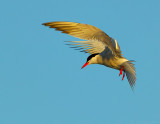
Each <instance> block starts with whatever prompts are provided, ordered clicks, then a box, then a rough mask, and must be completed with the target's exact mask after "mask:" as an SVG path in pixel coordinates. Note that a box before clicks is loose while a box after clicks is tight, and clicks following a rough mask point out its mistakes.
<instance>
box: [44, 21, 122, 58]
mask: <svg viewBox="0 0 160 124" xmlns="http://www.w3.org/2000/svg"><path fill="white" fill-rule="evenodd" d="M43 25H45V26H49V27H50V28H55V29H56V30H59V31H62V33H66V34H69V35H72V36H74V37H77V38H80V39H84V40H88V41H80V42H81V43H82V44H81V45H82V46H83V47H84V46H85V45H88V46H87V47H90V45H91V46H92V48H94V50H95V49H96V47H97V46H96V44H99V45H101V46H102V45H103V47H101V48H103V49H102V50H104V49H105V47H108V48H109V49H110V50H111V52H112V53H113V54H114V55H115V56H121V51H120V49H116V48H115V45H116V44H114V43H113V41H112V38H110V37H109V36H108V35H107V34H106V33H105V32H103V31H102V30H100V29H99V28H97V27H94V26H92V25H88V24H81V23H75V22H48V23H44V24H43ZM91 42H94V43H91ZM83 44H84V45H83ZM93 44H94V45H93ZM85 48H86V46H85ZM98 49H99V48H98ZM90 50H91V49H90ZM102 50H100V51H102ZM85 52H87V50H86V51H85ZM88 52H89V51H88ZM89 53H91V54H92V53H94V52H89Z"/></svg>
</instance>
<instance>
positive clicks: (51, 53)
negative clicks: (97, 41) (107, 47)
mask: <svg viewBox="0 0 160 124" xmlns="http://www.w3.org/2000/svg"><path fill="white" fill-rule="evenodd" d="M159 12H160V1H159V0H152V1H151V0H98V1H93V0H81V1H75V0H45V1H43V0H27V1H22V0H14V1H11V0H10V1H9V0H5V1H2V2H1V5H0V15H1V19H0V22H1V23H0V26H1V28H0V34H1V37H0V123H1V124H160V106H159V105H160V99H159V98H160V81H159V70H160V66H159V61H160V54H159V53H160V50H159V46H160V42H159V34H160V30H159V29H160V13H159ZM50 21H72V22H79V23H86V24H91V25H94V26H96V27H98V28H100V29H102V30H103V31H105V32H106V33H107V34H108V35H109V36H111V37H113V38H115V39H116V40H117V41H118V43H119V45H120V47H121V50H122V53H123V54H124V56H125V57H126V58H127V59H129V60H136V63H135V64H136V71H137V81H136V87H135V90H134V92H132V90H131V88H130V86H129V83H128V81H127V79H126V78H125V79H124V81H121V77H119V76H118V75H119V71H117V70H113V69H110V68H106V67H104V66H101V65H89V66H88V67H86V68H84V69H83V70H81V67H82V65H83V64H84V63H85V62H86V59H87V57H88V55H87V54H84V53H80V52H79V51H75V50H74V49H70V48H69V47H68V46H66V45H65V43H64V41H74V40H77V39H76V38H74V37H71V36H68V35H66V34H62V33H60V32H57V31H54V30H53V29H49V28H48V27H45V26H43V25H41V24H42V23H44V22H50Z"/></svg>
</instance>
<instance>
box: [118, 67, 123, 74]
mask: <svg viewBox="0 0 160 124" xmlns="http://www.w3.org/2000/svg"><path fill="white" fill-rule="evenodd" d="M122 71H123V66H122V67H121V70H120V73H119V76H120V75H121V74H122Z"/></svg>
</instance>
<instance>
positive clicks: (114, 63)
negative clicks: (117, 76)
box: [103, 58, 127, 70]
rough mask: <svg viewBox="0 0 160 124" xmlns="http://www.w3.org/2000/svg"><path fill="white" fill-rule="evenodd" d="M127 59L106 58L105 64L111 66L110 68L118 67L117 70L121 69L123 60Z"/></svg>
mask: <svg viewBox="0 0 160 124" xmlns="http://www.w3.org/2000/svg"><path fill="white" fill-rule="evenodd" d="M125 61H127V59H124V58H123V59H116V58H113V59H109V60H108V59H104V63H103V65H105V66H107V67H110V68H114V69H117V70H120V69H121V64H122V63H123V62H125Z"/></svg>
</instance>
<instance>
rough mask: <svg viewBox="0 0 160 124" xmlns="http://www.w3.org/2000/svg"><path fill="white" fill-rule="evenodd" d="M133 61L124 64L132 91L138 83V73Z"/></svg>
mask: <svg viewBox="0 0 160 124" xmlns="http://www.w3.org/2000/svg"><path fill="white" fill-rule="evenodd" d="M132 62H133V61H127V62H124V63H123V66H124V70H125V72H126V76H127V79H128V82H129V84H130V86H131V88H132V89H134V86H135V83H136V71H135V67H134V64H133V63H132Z"/></svg>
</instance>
